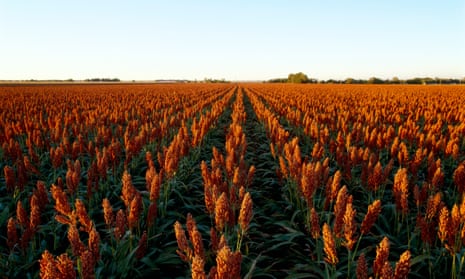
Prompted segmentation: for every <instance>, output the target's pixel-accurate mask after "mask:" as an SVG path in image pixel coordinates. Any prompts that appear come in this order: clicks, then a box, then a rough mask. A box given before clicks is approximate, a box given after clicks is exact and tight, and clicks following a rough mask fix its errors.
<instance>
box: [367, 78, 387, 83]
mask: <svg viewBox="0 0 465 279" xmlns="http://www.w3.org/2000/svg"><path fill="white" fill-rule="evenodd" d="M367 83H368V84H383V83H384V80H382V79H380V78H377V77H371V78H369V79H368V81H367Z"/></svg>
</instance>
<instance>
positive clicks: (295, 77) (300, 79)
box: [287, 72, 309, 83]
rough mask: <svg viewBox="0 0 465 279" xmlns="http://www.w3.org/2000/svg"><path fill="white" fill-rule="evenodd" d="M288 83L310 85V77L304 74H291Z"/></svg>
mask: <svg viewBox="0 0 465 279" xmlns="http://www.w3.org/2000/svg"><path fill="white" fill-rule="evenodd" d="M287 82H290V83H308V82H309V79H308V76H307V75H306V74H304V73H302V72H298V73H296V74H289V76H288V77H287Z"/></svg>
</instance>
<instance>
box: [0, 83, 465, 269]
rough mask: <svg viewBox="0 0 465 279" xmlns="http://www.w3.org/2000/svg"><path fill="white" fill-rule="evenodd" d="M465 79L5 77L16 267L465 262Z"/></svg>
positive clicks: (1, 212)
mask: <svg viewBox="0 0 465 279" xmlns="http://www.w3.org/2000/svg"><path fill="white" fill-rule="evenodd" d="M463 96H465V87H463V86H452V85H449V86H439V85H438V86H414V85H409V86H406V85H316V84H313V85H296V84H258V83H257V84H157V85H150V84H134V85H124V84H112V85H82V84H79V85H78V84H76V85H4V86H0V104H1V108H0V114H1V117H0V167H1V170H2V172H1V174H0V277H2V278H14V277H18V278H28V277H30V278H39V277H40V278H76V277H78V278H129V277H130V278H141V277H157V278H186V277H187V278H189V277H192V278H286V277H289V278H337V277H340V278H347V277H348V278H368V277H370V276H371V277H373V278H407V276H408V278H423V277H430V278H431V277H445V278H460V277H463V276H464V275H465V271H464V269H465V268H464V267H463V265H464V261H465V196H464V191H465V98H463Z"/></svg>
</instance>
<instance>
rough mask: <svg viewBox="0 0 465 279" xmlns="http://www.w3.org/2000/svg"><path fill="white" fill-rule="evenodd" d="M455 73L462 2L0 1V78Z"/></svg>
mask: <svg viewBox="0 0 465 279" xmlns="http://www.w3.org/2000/svg"><path fill="white" fill-rule="evenodd" d="M299 71H302V72H304V73H306V74H307V75H308V76H310V77H314V78H318V79H329V78H337V79H344V78H347V77H353V78H369V77H372V76H376V77H381V78H391V77H393V76H398V77H400V78H408V77H414V76H431V77H456V78H462V77H465V1H463V0H447V1H437V0H436V1H431V0H423V1H422V0H403V1H400V0H379V1H378V0H364V1H362V0H353V1H348V0H340V1H335V0H326V1H323V0H315V1H311V0H308V1H304V0H301V1H298V0H287V1H285V0H281V1H277V0H275V1H273V0H248V1H247V0H228V1H219V0H217V1H206V0H196V1H193V0H189V1H187V0H176V1H116V0H113V1H103V0H97V1H63V0H60V1H51V0H41V1H35V0H30V1H23V0H8V1H7V0H0V80H1V79H31V78H33V79H67V78H73V79H85V78H92V77H108V78H113V77H117V78H120V79H124V80H132V79H136V80H145V79H150V80H153V79H170V78H176V79H183V78H186V79H204V78H205V77H209V78H225V79H230V80H259V79H270V78H275V77H286V76H287V75H288V73H291V72H299Z"/></svg>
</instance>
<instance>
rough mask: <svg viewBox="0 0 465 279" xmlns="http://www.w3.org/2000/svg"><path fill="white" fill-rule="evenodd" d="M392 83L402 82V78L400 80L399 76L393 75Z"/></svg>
mask: <svg viewBox="0 0 465 279" xmlns="http://www.w3.org/2000/svg"><path fill="white" fill-rule="evenodd" d="M391 83H392V84H400V80H399V78H398V77H393V78H392V79H391Z"/></svg>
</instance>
